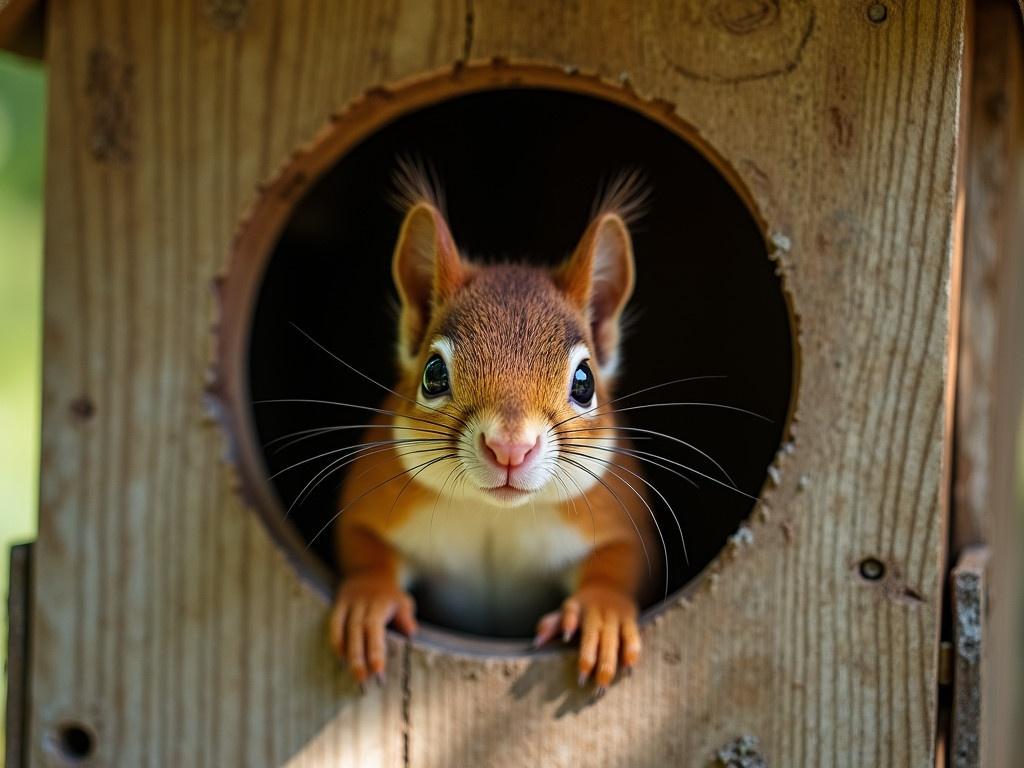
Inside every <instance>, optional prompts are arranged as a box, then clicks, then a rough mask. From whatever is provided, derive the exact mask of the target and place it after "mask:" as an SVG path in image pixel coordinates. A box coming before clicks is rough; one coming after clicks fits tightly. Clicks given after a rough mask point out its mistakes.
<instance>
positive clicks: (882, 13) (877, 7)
mask: <svg viewBox="0 0 1024 768" xmlns="http://www.w3.org/2000/svg"><path fill="white" fill-rule="evenodd" d="M888 17H889V9H888V8H886V7H885V4H884V3H872V4H871V5H869V6H868V20H869V21H871V23H872V24H881V23H882V22H883V21H885V20H886V19H887V18H888Z"/></svg>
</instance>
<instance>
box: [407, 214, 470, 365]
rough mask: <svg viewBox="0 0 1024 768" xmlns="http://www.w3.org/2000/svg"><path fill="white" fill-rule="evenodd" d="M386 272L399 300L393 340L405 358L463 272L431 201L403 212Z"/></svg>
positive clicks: (465, 270) (414, 349)
mask: <svg viewBox="0 0 1024 768" xmlns="http://www.w3.org/2000/svg"><path fill="white" fill-rule="evenodd" d="M391 272H392V275H393V276H394V280H395V288H397V289H398V296H399V299H400V300H401V302H402V317H401V323H400V326H401V327H400V337H399V345H400V352H401V357H402V359H403V361H407V360H409V359H411V358H415V357H416V355H417V353H418V352H419V348H420V345H421V344H422V343H423V334H425V333H426V331H427V327H428V326H429V325H430V319H431V317H432V316H433V313H434V312H435V311H437V309H438V308H440V307H441V306H443V305H444V304H445V302H447V301H448V300H449V299H450V298H451V297H452V296H453V295H454V294H455V292H456V291H457V290H458V289H459V288H460V287H461V286H462V285H463V284H464V283H465V281H466V278H467V277H468V267H467V265H466V264H465V263H464V262H463V261H462V258H461V257H460V256H459V252H458V249H457V248H456V247H455V241H454V240H452V235H451V232H450V231H449V230H448V224H447V223H446V222H445V220H444V216H442V215H441V212H440V211H439V210H438V209H437V208H436V207H434V206H433V205H431V204H429V203H425V202H420V203H417V204H416V205H414V206H413V207H412V208H411V209H410V210H409V212H408V213H407V214H406V215H405V221H403V222H402V229H401V232H400V233H399V235H398V244H397V245H396V246H395V255H394V258H393V260H392V264H391Z"/></svg>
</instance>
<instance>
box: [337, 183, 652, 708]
mask: <svg viewBox="0 0 1024 768" xmlns="http://www.w3.org/2000/svg"><path fill="white" fill-rule="evenodd" d="M420 197H421V199H420V201H419V202H415V203H413V204H412V205H411V207H410V209H409V211H408V213H407V215H406V218H405V222H404V223H403V227H402V231H401V234H400V237H399V241H398V244H397V246H396V250H395V258H394V275H395V282H396V286H397V288H398V292H399V296H400V299H401V302H402V316H401V321H400V322H401V326H400V334H399V336H400V340H399V355H398V356H399V362H400V375H399V377H398V381H397V383H396V384H395V392H396V393H397V394H396V395H393V396H390V397H389V398H388V400H387V401H386V402H385V404H384V405H383V408H384V409H387V410H389V411H393V412H396V413H399V414H401V416H398V417H383V416H382V417H380V419H379V421H380V422H381V423H390V424H392V425H393V426H395V427H397V429H396V430H395V438H396V439H404V438H412V439H419V440H421V441H425V440H434V441H436V442H433V443H431V442H422V443H414V444H411V446H408V447H407V446H400V445H396V446H395V447H393V448H388V449H386V450H382V451H378V452H377V453H374V454H373V455H370V456H366V457H364V458H362V459H360V460H359V461H358V462H356V463H355V464H354V465H353V466H352V467H351V471H350V472H349V475H348V479H347V480H346V483H345V486H344V489H343V492H342V496H341V508H342V509H343V510H344V511H343V513H342V514H341V516H340V518H339V524H338V526H337V529H338V555H339V561H340V563H341V566H342V570H343V580H342V583H341V587H340V588H339V591H338V595H337V599H336V603H335V608H334V610H333V612H332V616H331V622H330V635H331V643H332V645H333V647H334V648H335V650H336V651H337V653H338V654H339V655H341V656H342V657H343V658H345V659H346V660H347V661H348V663H349V665H350V667H351V669H352V672H353V674H354V675H355V677H356V678H357V679H358V680H359V681H360V682H362V681H364V680H365V679H367V677H369V676H372V675H378V674H380V673H382V672H383V669H384V658H385V655H384V631H385V626H386V625H387V624H388V623H389V622H393V623H394V626H395V627H397V628H398V629H399V630H400V631H402V632H405V633H408V634H411V633H413V632H415V630H416V619H415V616H414V605H413V602H412V599H411V597H409V595H408V593H407V592H406V586H407V582H408V581H409V580H410V578H411V577H410V574H413V575H414V576H415V575H417V574H418V576H416V577H417V578H431V576H430V574H432V573H435V572H440V571H439V570H438V569H442V570H443V568H445V567H448V566H446V565H443V564H441V563H442V561H444V560H445V558H444V557H443V555H444V554H445V553H444V551H443V550H437V549H431V548H430V547H429V546H426V547H421V545H420V543H419V542H417V543H416V546H415V547H412V548H410V546H409V541H408V537H409V536H410V535H411V534H410V533H409V531H416V530H421V529H420V528H417V527H416V526H421V525H423V524H424V521H423V518H424V516H426V515H428V514H429V515H430V521H429V522H430V527H429V530H430V535H431V536H433V535H434V531H435V528H434V526H435V525H438V524H439V523H437V522H436V521H435V519H434V518H435V516H437V510H438V507H439V504H451V503H452V500H451V498H449V497H450V496H451V493H447V494H446V492H445V489H446V488H447V485H446V484H447V483H448V482H449V481H451V479H452V478H453V477H455V476H456V475H458V476H459V477H460V481H459V482H461V483H462V485H461V487H462V488H463V489H465V488H466V481H465V478H466V477H467V476H468V477H470V478H471V480H470V482H471V481H472V478H473V476H474V475H473V473H474V472H476V471H478V470H477V469H476V465H475V464H474V462H478V461H482V460H481V459H480V458H479V456H477V455H476V454H474V451H478V450H479V451H487V449H486V448H484V447H481V445H480V443H481V441H485V440H486V438H485V436H484V433H485V432H486V433H487V434H488V435H491V434H494V433H495V432H497V431H500V432H501V434H502V435H507V436H509V439H517V437H519V436H521V435H524V434H528V435H530V439H532V435H533V434H534V432H536V433H537V434H538V437H537V440H538V443H537V445H538V446H540V445H541V441H542V439H543V440H544V441H547V442H544V444H543V445H544V450H545V453H544V454H543V456H544V457H545V458H546V459H547V458H550V460H551V462H552V464H554V463H558V462H559V461H561V463H562V468H563V470H565V468H566V467H570V468H571V466H572V465H571V463H569V462H572V461H575V462H577V463H580V464H584V466H587V467H588V468H589V469H591V470H592V471H593V472H594V474H595V475H597V476H598V477H599V478H600V479H599V480H598V481H591V480H590V479H589V478H586V480H585V481H586V482H587V483H588V484H589V486H588V487H586V488H583V487H582V485H583V483H580V482H579V481H577V484H576V487H575V488H574V487H573V485H572V484H570V482H569V480H570V479H571V478H566V477H563V476H559V477H558V478H557V480H556V479H551V480H549V481H547V484H546V485H544V486H543V488H539V489H538V490H536V491H531V492H530V493H531V494H532V495H530V500H531V503H532V502H533V499H534V498H536V500H537V503H536V504H534V515H533V516H531V512H530V508H529V506H520V507H515V508H512V509H505V510H500V512H496V510H498V508H499V507H500V506H501V504H498V503H497V502H496V503H495V505H494V507H491V506H489V505H488V504H487V502H486V498H487V496H486V494H487V493H488V491H487V490H486V488H485V489H483V490H480V489H477V488H472V489H471V493H472V494H475V495H473V496H472V498H471V500H470V502H469V505H467V503H466V502H465V501H464V500H460V501H458V502H456V504H457V506H458V508H459V510H461V511H460V512H459V513H458V514H462V515H466V514H476V513H475V512H473V510H474V509H475V507H474V506H473V505H474V504H477V503H478V502H477V501H475V499H477V498H479V499H481V500H480V501H479V515H480V516H481V520H480V523H479V524H480V525H481V526H483V528H482V529H481V530H485V529H486V526H487V525H489V523H488V522H487V521H488V520H490V519H491V518H489V517H486V516H488V515H491V516H495V519H497V515H498V514H500V515H507V516H518V517H509V518H504V519H505V520H506V522H503V523H500V524H498V523H496V525H505V526H507V525H508V524H509V523H508V522H507V520H514V525H515V526H516V528H514V529H511V530H513V532H515V531H519V530H522V531H523V532H524V535H526V532H527V530H528V527H529V526H531V525H535V524H536V520H537V518H536V514H537V511H536V510H537V505H538V504H539V506H540V509H541V514H542V515H543V516H544V517H543V519H544V520H545V523H544V525H546V526H548V527H547V528H543V529H542V533H541V534H539V535H541V536H543V535H544V533H543V531H548V530H550V531H552V536H553V537H554V538H552V540H551V542H547V541H545V540H543V539H542V540H540V541H539V542H537V544H538V546H540V547H541V548H542V549H543V548H544V546H546V545H548V544H550V550H551V553H552V554H550V558H551V562H556V561H557V562H558V563H560V565H559V568H561V569H562V570H564V571H565V573H566V578H568V579H570V580H571V582H572V584H573V585H574V588H573V591H572V593H571V594H569V595H568V597H567V598H566V599H565V601H564V603H563V604H562V606H561V608H560V609H558V610H557V611H554V612H552V613H549V614H546V615H543V616H541V615H537V616H536V620H537V625H536V626H537V642H538V643H542V642H547V641H548V640H550V639H552V638H553V637H554V636H555V635H558V634H561V635H562V636H563V637H564V638H565V639H566V640H568V639H569V638H571V637H572V636H573V635H575V634H576V632H577V631H578V630H579V631H580V655H579V670H580V675H581V683H582V681H584V680H586V679H587V678H588V677H589V676H590V675H591V673H594V676H595V680H596V683H597V685H598V686H599V690H603V688H604V687H605V686H607V685H608V684H609V683H610V682H611V681H612V679H613V677H614V676H615V673H616V670H617V669H618V668H619V667H620V666H624V667H630V666H632V665H633V664H635V663H636V661H637V658H638V657H639V653H640V636H639V631H638V628H637V610H638V603H637V601H638V598H639V595H640V594H641V592H643V591H644V589H645V588H646V587H647V586H649V569H650V567H651V565H656V560H657V558H648V557H646V555H647V553H645V548H646V549H648V550H650V552H651V553H655V554H656V550H654V549H653V548H652V547H651V546H650V537H649V535H648V534H649V525H650V515H651V513H650V510H649V508H648V507H647V506H646V503H645V501H644V500H643V499H642V498H641V497H642V493H638V492H637V490H635V489H639V488H642V483H641V482H639V481H637V480H635V479H634V478H633V477H631V474H635V476H636V477H639V472H640V470H639V468H638V467H637V465H636V463H635V462H634V461H632V460H631V459H630V458H629V457H626V456H622V455H618V454H612V453H605V454H601V453H598V452H597V451H596V450H589V448H590V447H591V446H597V445H608V446H615V445H619V446H621V445H624V444H625V443H624V442H623V441H621V440H617V439H616V437H615V435H616V433H615V432H614V430H612V429H611V428H613V427H614V426H615V424H616V422H615V418H614V416H613V415H612V414H609V413H605V412H604V411H605V410H606V408H604V407H602V406H606V405H607V404H608V403H609V400H610V397H611V395H610V380H609V379H610V376H611V369H612V367H613V366H614V359H615V355H616V347H617V344H618V336H619V327H618V326H619V316H620V314H621V311H622V309H623V306H624V305H625V302H626V300H627V299H628V297H629V294H630V292H631V290H632V282H633V260H632V251H631V243H630V238H629V233H628V230H627V227H626V224H625V222H624V220H623V218H622V217H621V216H619V215H618V214H616V213H614V212H610V211H608V210H603V211H601V212H599V213H598V215H597V216H596V217H595V219H594V221H593V222H592V223H591V225H590V226H589V227H588V228H587V230H586V232H585V233H584V235H583V237H582V239H581V241H580V244H579V246H578V247H577V249H576V251H575V252H574V254H573V255H572V256H571V257H570V259H568V260H567V261H566V262H565V264H563V265H562V266H560V267H558V268H556V269H546V268H540V267H532V266H524V265H516V264H500V265H480V264H472V263H470V262H467V261H466V260H465V259H463V258H462V257H461V256H460V255H459V253H458V251H457V250H456V248H455V245H454V242H453V240H452V237H451V235H450V233H449V231H448V227H447V224H446V223H445V220H444V217H443V215H442V213H441V211H440V210H439V207H438V205H437V204H436V203H434V202H433V201H431V200H430V199H426V200H423V199H422V196H420ZM439 339H443V340H445V344H448V345H449V346H450V347H451V348H452V349H453V350H454V351H453V353H452V358H453V359H452V370H451V375H452V391H451V395H450V398H449V399H447V400H444V402H443V404H442V405H441V406H440V407H434V406H432V405H430V404H425V403H423V402H420V403H418V402H417V399H418V398H420V399H422V396H421V395H420V381H421V376H422V373H423V368H424V365H425V364H426V363H427V361H428V359H429V358H430V357H431V355H432V354H435V352H434V351H433V350H432V347H431V344H432V343H434V342H436V341H437V340H439ZM579 344H584V345H586V348H587V352H588V353H587V357H589V358H590V360H591V363H592V369H593V372H594V377H595V379H596V392H597V399H596V403H597V404H598V405H597V408H596V410H595V412H593V413H586V414H584V415H583V416H581V415H580V414H581V410H580V408H579V407H577V406H574V405H573V404H572V403H571V402H570V400H569V398H568V396H567V393H568V391H569V390H568V387H569V375H570V374H571V373H572V372H571V371H569V369H568V366H569V365H570V364H571V363H570V362H569V355H570V354H571V353H572V351H573V350H574V349H576V348H577V345H579ZM568 429H573V430H579V431H575V432H572V433H568V432H567V433H566V434H562V435H559V434H558V432H559V431H563V430H568ZM473 430H478V431H479V435H478V439H477V440H476V442H474V443H472V444H470V443H467V442H466V440H468V438H467V437H466V436H467V435H469V434H476V433H475V432H473ZM531 430H533V431H531ZM543 430H547V431H546V432H545V431H543ZM377 432H378V433H379V432H380V430H377ZM438 433H443V434H441V435H439V434H438ZM367 439H368V440H379V439H380V435H379V434H376V435H372V436H370V437H368V438H367ZM460 440H461V442H460ZM602 441H603V442H602ZM421 445H422V446H426V447H418V446H421ZM574 446H577V447H574ZM578 446H582V447H578ZM414 450H415V452H416V453H417V454H418V455H416V456H410V454H411V453H412V452H413V451H414ZM538 450H540V448H538ZM454 453H457V454H458V455H453V456H451V457H450V458H447V459H441V458H439V457H443V456H447V455H449V454H454ZM584 456H592V457H595V458H584ZM435 458H436V459H438V460H437V462H436V465H437V466H436V467H435V466H430V467H428V468H426V469H422V470H421V472H420V473H416V472H413V471H403V470H407V469H409V468H410V466H411V465H413V464H419V463H420V462H425V461H429V460H431V459H435ZM602 459H609V460H614V461H615V462H616V465H617V466H616V467H610V468H609V467H607V465H606V464H602V463H600V461H601V460H602ZM442 468H443V470H442ZM435 469H437V470H442V471H441V472H439V473H435ZM541 470H542V468H540V467H538V468H536V469H535V472H536V474H537V475H538V476H542V474H543V473H542V472H541ZM479 471H481V472H482V471H483V470H479ZM488 471H491V472H494V471H504V470H501V469H497V470H496V469H495V468H494V467H491V468H490V469H489V470H488ZM566 471H571V472H573V473H574V476H575V475H579V476H580V477H584V475H583V474H582V471H577V470H572V469H569V470H566ZM556 474H557V473H556ZM512 476H513V475H512V472H511V470H510V471H509V474H508V475H507V477H508V478H509V480H508V481H507V482H509V483H511V482H512V480H511V478H512ZM442 477H445V478H446V479H445V480H444V482H443V483H442V482H441V478H442ZM428 478H429V479H428ZM627 483H628V484H627ZM630 486H633V487H630ZM451 487H452V489H454V488H455V485H454V484H453V485H452V486H451ZM578 491H585V493H579V492H578ZM452 492H454V491H452ZM517 493H518V491H517ZM524 493H525V492H524ZM552 493H555V494H556V495H555V496H552ZM467 509H468V510H469V512H467ZM462 519H463V521H465V520H467V519H469V520H470V522H472V523H473V524H474V525H475V524H476V522H477V521H475V520H474V519H472V518H465V517H464V518H462ZM438 520H442V522H441V523H440V525H442V526H443V525H446V524H449V523H446V522H444V521H443V519H442V518H441V517H438ZM495 530H496V531H498V533H496V534H495V536H496V539H497V543H496V546H499V547H500V546H502V536H506V535H507V531H508V530H509V529H508V528H501V529H495ZM559 530H563V531H564V536H567V537H568V539H567V541H569V542H570V544H568V545H566V546H567V547H568V549H566V550H565V552H563V551H562V549H561V547H562V546H563V545H562V544H561V541H562V538H560V537H562V536H563V534H560V533H558V531H559ZM502 532H505V533H502ZM443 533H444V535H443V536H439V537H438V540H437V542H436V546H437V547H442V548H443V547H445V546H448V545H447V544H446V541H448V542H451V541H452V540H453V539H454V538H455V537H458V535H459V533H458V531H457V530H451V531H447V532H444V531H443ZM403 537H405V538H404V539H403ZM580 542H584V547H583V550H585V551H581V552H582V554H580V556H578V557H575V555H573V554H572V553H574V552H576V550H575V549H573V547H577V546H580ZM462 546H468V545H467V544H465V543H462ZM412 550H415V553H414V554H410V553H411V552H412ZM431 553H434V554H436V555H437V560H438V563H437V564H436V563H433V562H431V558H432V554H431ZM470 555H471V553H470ZM470 555H467V557H469V556H470ZM563 556H564V557H565V558H570V560H571V562H569V561H566V562H568V563H569V564H568V565H566V564H565V563H563V562H562V560H560V559H559V558H561V557H563ZM458 557H461V555H459V556H457V557H456V558H455V559H456V560H458ZM517 557H518V556H517V555H516V556H512V559H513V560H514V561H515V562H514V565H517V566H518V565H520V563H519V560H517V559H516V558H517ZM524 557H526V559H525V560H523V562H522V563H521V565H522V567H523V569H524V571H529V570H530V569H533V570H537V568H538V566H536V565H534V564H532V562H531V561H529V558H528V557H527V556H524ZM573 557H575V559H572V558H573ZM546 562H547V561H545V563H546ZM453 567H456V568H457V567H458V564H456V566H453ZM513 570H515V569H513ZM541 570H542V569H541ZM516 572H518V571H516ZM559 573H561V571H559ZM424 574H426V575H425V576H424ZM499 575H500V574H499ZM554 575H557V574H553V578H554ZM509 578H510V579H514V574H510V575H509ZM530 583H532V582H530ZM511 586H512V587H515V585H514V584H513V585H511ZM450 589H451V588H450V587H449V594H450V593H451V592H450ZM455 589H456V591H457V586H456V588H455ZM495 608H496V610H497V612H498V613H500V606H495Z"/></svg>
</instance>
